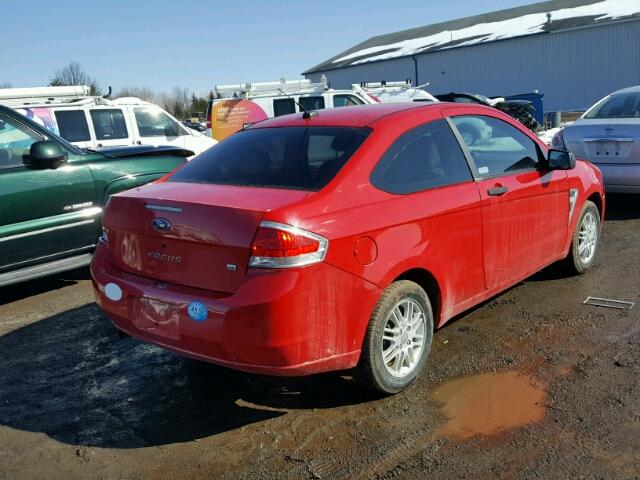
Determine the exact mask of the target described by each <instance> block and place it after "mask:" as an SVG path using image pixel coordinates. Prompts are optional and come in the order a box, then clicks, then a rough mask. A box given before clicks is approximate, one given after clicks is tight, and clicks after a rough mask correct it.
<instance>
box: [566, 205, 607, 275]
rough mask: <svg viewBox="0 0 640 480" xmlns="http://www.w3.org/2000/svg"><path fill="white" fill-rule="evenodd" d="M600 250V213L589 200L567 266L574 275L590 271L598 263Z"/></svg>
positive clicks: (579, 221)
mask: <svg viewBox="0 0 640 480" xmlns="http://www.w3.org/2000/svg"><path fill="white" fill-rule="evenodd" d="M599 248H600V211H599V210H598V207H596V206H595V204H594V203H593V202H591V201H589V200H587V201H586V202H585V203H584V206H583V207H582V212H581V213H580V218H579V219H578V222H577V223H576V229H575V231H574V232H573V239H572V240H571V249H570V250H569V255H567V258H566V259H565V265H566V267H567V268H568V269H569V271H571V272H572V273H574V274H582V273H584V272H586V271H587V270H589V269H590V268H591V267H592V266H593V264H594V263H595V261H596V257H597V255H598V249H599Z"/></svg>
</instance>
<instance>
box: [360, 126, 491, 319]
mask: <svg viewBox="0 0 640 480" xmlns="http://www.w3.org/2000/svg"><path fill="white" fill-rule="evenodd" d="M370 178H371V183H372V184H373V185H374V186H375V187H377V188H378V189H380V190H383V191H386V192H388V193H391V194H393V195H395V197H393V198H392V199H390V200H389V201H388V204H387V206H386V207H387V208H388V209H389V210H390V211H395V212H402V213H400V214H399V215H397V214H396V215H394V216H395V218H396V219H397V218H402V219H403V220H402V222H401V225H398V226H396V227H394V229H392V230H395V231H394V233H391V230H389V231H386V232H385V234H384V237H383V238H381V237H378V238H377V239H376V242H377V243H378V245H379V248H380V249H382V250H385V249H386V255H388V258H387V262H388V263H389V264H401V263H402V262H406V261H407V252H408V251H409V252H411V253H412V254H415V255H417V256H418V257H419V262H420V264H422V265H425V266H427V269H428V270H429V271H431V272H432V273H434V275H436V276H437V277H438V278H440V279H442V281H443V284H442V296H443V298H442V305H446V306H447V314H446V315H447V316H450V315H451V314H455V313H457V312H459V311H461V310H463V309H464V308H468V306H469V305H471V304H473V299H474V298H477V297H478V296H481V295H482V294H483V293H484V291H485V282H484V272H483V265H482V243H481V242H480V241H478V240H479V237H480V236H481V235H482V213H481V199H480V194H479V193H478V186H477V184H476V183H475V182H474V179H473V177H472V174H471V171H470V168H469V166H468V164H467V160H466V159H465V156H464V153H463V151H462V149H461V148H460V145H459V144H458V142H457V140H456V137H455V136H454V133H453V132H452V130H451V128H450V126H449V125H448V124H447V122H446V121H445V120H444V119H443V118H438V119H436V120H433V121H429V122H428V123H424V124H421V125H418V126H416V127H413V128H411V129H410V130H408V131H406V133H404V134H402V135H401V136H400V137H398V139H397V140H395V141H394V142H393V144H392V145H391V146H390V147H389V148H388V149H387V151H386V153H385V154H384V155H383V156H382V157H381V159H380V160H379V162H378V164H377V165H376V167H375V169H374V170H373V172H372V173H371V177H370ZM407 246H410V248H409V250H407ZM396 255H397V256H396Z"/></svg>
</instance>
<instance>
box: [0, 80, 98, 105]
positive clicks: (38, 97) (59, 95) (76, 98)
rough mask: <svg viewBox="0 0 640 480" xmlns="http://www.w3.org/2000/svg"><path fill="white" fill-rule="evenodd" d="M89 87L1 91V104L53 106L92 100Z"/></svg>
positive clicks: (6, 89)
mask: <svg viewBox="0 0 640 480" xmlns="http://www.w3.org/2000/svg"><path fill="white" fill-rule="evenodd" d="M90 93H91V88H90V87H88V86H87V85H71V86H66V87H32V88H2V89H0V104H2V105H7V106H9V107H18V106H27V105H53V104H61V103H71V102H80V101H82V100H86V99H92V98H94V97H91V95H90Z"/></svg>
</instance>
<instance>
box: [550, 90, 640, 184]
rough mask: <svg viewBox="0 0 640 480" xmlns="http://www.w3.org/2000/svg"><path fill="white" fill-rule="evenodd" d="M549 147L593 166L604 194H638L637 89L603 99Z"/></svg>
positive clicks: (639, 135)
mask: <svg viewBox="0 0 640 480" xmlns="http://www.w3.org/2000/svg"><path fill="white" fill-rule="evenodd" d="M551 145H552V147H553V148H561V149H566V150H569V151H570V152H572V153H573V154H574V155H575V156H576V157H578V158H583V159H585V160H589V161H590V162H592V163H594V164H595V165H597V166H598V168H600V170H602V175H603V176H604V186H605V189H606V190H607V191H608V192H617V193H640V86H636V87H630V88H625V89H622V90H618V91H617V92H614V93H612V94H611V95H608V96H606V97H605V98H603V99H602V100H600V101H599V102H598V103H596V104H595V105H594V106H593V107H591V108H590V109H589V110H587V111H586V112H585V114H584V115H582V117H580V118H579V119H578V120H577V121H575V122H574V123H573V124H571V125H569V126H568V127H565V128H564V129H563V130H561V131H560V132H558V133H557V134H556V135H555V136H554V137H553V139H552V141H551Z"/></svg>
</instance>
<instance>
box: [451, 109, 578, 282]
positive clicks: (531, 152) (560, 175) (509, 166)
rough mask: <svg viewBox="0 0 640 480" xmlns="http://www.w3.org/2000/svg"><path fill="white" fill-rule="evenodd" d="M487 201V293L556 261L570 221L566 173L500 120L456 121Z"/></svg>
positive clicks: (487, 117)
mask: <svg viewBox="0 0 640 480" xmlns="http://www.w3.org/2000/svg"><path fill="white" fill-rule="evenodd" d="M450 119H451V123H452V124H453V125H454V126H455V128H456V130H457V132H458V136H459V138H460V139H461V141H462V143H463V144H464V146H465V147H466V150H467V151H466V153H467V155H468V157H469V160H470V163H471V164H472V168H473V169H474V170H475V172H474V175H475V176H476V179H477V182H478V186H479V189H480V195H481V197H482V223H483V231H482V243H483V251H484V260H483V263H484V269H485V279H486V284H487V288H488V289H489V290H492V289H497V288H499V287H500V286H503V285H506V284H509V283H513V282H514V281H517V280H519V279H521V278H524V277H525V276H527V275H529V274H531V273H533V272H535V271H537V270H539V269H540V268H542V267H543V266H545V265H547V264H548V263H550V262H552V261H553V260H556V259H557V258H558V256H559V255H560V253H561V252H562V250H563V248H564V243H565V240H566V238H567V229H568V219H569V184H568V179H567V173H566V172H565V171H549V170H548V169H545V168H544V165H545V160H544V157H543V152H542V149H541V147H540V145H539V144H538V143H537V142H536V141H534V140H533V139H532V138H531V137H530V136H529V135H528V134H526V133H524V132H523V131H522V130H521V129H520V128H518V127H516V126H515V125H513V124H512V123H510V122H507V121H506V120H504V119H501V118H498V116H497V115H496V116H492V115H491V114H487V113H486V110H483V113H482V114H467V115H464V114H459V112H458V114H456V115H455V116H451V117H450Z"/></svg>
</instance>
